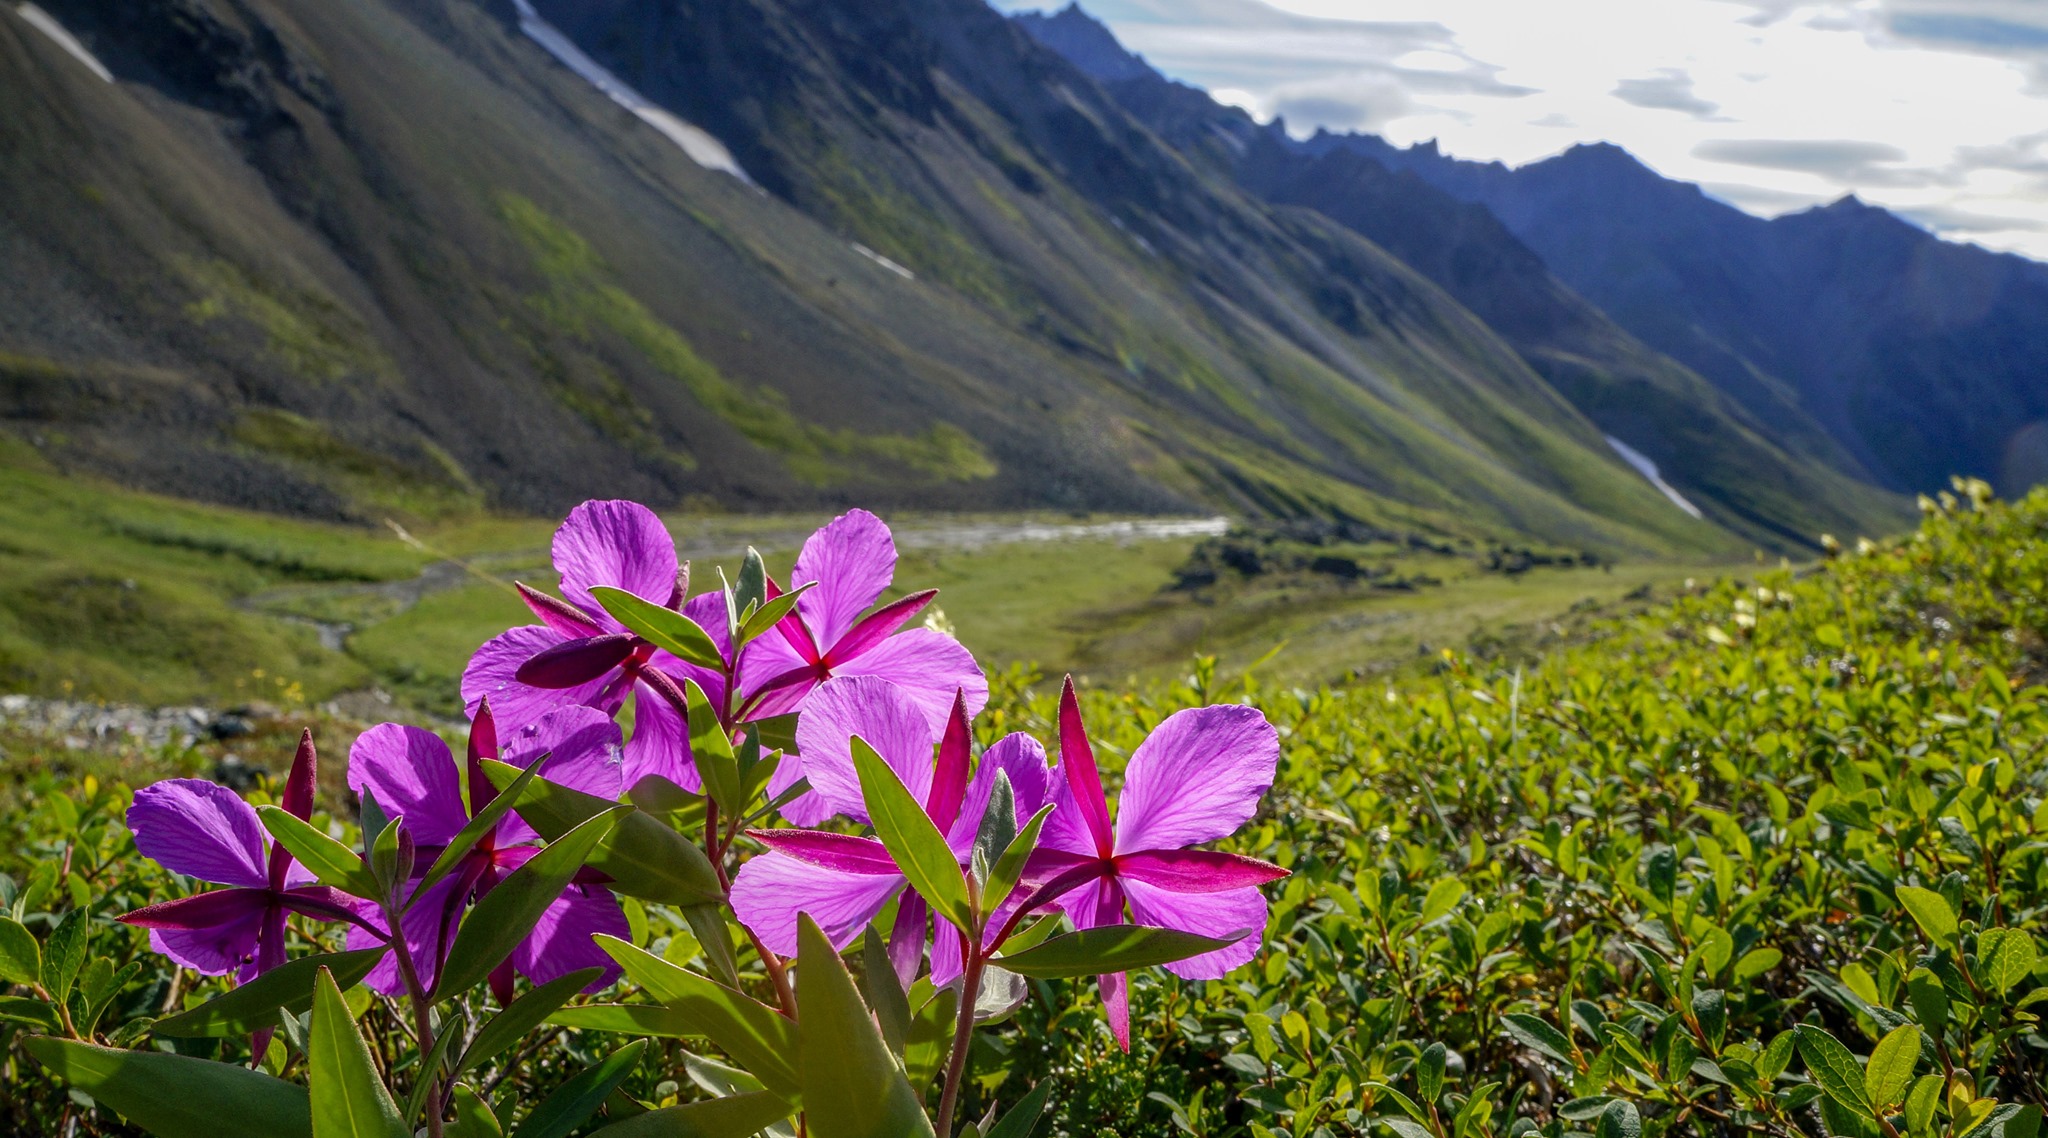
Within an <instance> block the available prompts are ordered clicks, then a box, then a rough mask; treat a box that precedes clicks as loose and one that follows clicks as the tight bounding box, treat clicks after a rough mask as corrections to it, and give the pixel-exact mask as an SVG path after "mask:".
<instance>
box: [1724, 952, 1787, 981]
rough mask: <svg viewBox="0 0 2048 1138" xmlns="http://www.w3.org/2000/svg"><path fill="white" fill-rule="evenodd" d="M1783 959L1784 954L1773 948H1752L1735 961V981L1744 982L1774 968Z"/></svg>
mask: <svg viewBox="0 0 2048 1138" xmlns="http://www.w3.org/2000/svg"><path fill="white" fill-rule="evenodd" d="M1784 959H1785V954H1784V953H1782V952H1780V951H1778V950H1777V949H1775V948H1752V949H1750V950H1749V951H1748V952H1745V953H1743V954H1742V959H1740V960H1737V961H1736V962H1735V982H1736V983H1738V984H1746V983H1748V982H1749V981H1751V980H1754V979H1756V978H1757V977H1759V976H1761V975H1763V974H1764V973H1766V972H1769V971H1770V970H1771V969H1773V968H1776V967H1777V966H1778V965H1779V964H1780V963H1782V962H1783V961H1784Z"/></svg>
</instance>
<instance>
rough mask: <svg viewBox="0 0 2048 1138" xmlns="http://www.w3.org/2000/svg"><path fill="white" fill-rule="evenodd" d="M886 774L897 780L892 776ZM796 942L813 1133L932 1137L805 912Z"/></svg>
mask: <svg viewBox="0 0 2048 1138" xmlns="http://www.w3.org/2000/svg"><path fill="white" fill-rule="evenodd" d="M871 753H872V752H871ZM876 761H877V762H879V761H880V760H879V758H877V759H876ZM889 777H890V778H891V779H893V778H895V775H894V773H893V772H892V773H891V774H890V776H889ZM862 781H863V782H865V781H866V780H865V779H863V780H862ZM897 785H898V786H899V788H900V786H901V785H902V784H901V783H898V784H897ZM905 796H906V797H908V794H907V792H906V795H905ZM868 801H869V802H870V804H872V803H873V801H874V799H873V798H872V797H870V798H869V800H868ZM871 808H872V807H871ZM919 814H920V816H922V814H923V811H919ZM927 824H929V820H927ZM957 871H958V867H957V866H956V867H955V872H957ZM797 942H798V945H799V951H798V953H797V971H796V984H797V1007H798V1008H799V1009H801V1011H800V1015H801V1018H800V1020H799V1023H798V1028H797V1069H798V1071H799V1072H801V1074H802V1078H803V1100H804V1117H805V1119H806V1121H807V1122H808V1123H809V1129H810V1133H811V1134H813V1135H815V1136H816V1138H913V1136H918V1135H930V1134H931V1133H932V1126H931V1122H930V1121H929V1120H928V1119H926V1118H925V1115H924V1108H923V1107H920V1106H919V1105H918V1102H917V1096H916V1095H915V1094H913V1093H911V1090H910V1084H909V1083H908V1082H905V1081H904V1077H903V1071H902V1070H901V1069H900V1068H898V1067H897V1066H896V1059H895V1057H894V1056H892V1055H890V1054H889V1047H888V1045H887V1044H885V1043H883V1042H882V1034H881V1032H880V1031H878V1030H876V1028H875V1021H874V1019H873V1018H872V1017H870V1016H869V1015H868V1009H867V1005H865V1004H863V1003H861V1002H860V994H859V993H858V992H857V991H855V990H854V986H853V977H852V976H851V975H849V974H848V973H847V971H846V965H845V963H844V962H842V961H841V960H840V959H839V954H838V953H836V952H834V951H832V945H831V944H830V943H829V942H827V941H826V940H825V934H824V933H821V932H819V931H818V925H817V922H815V921H813V920H811V918H810V915H809V914H808V913H807V914H804V915H803V916H801V917H800V918H798V928H797ZM962 1014H965V1013H964V1012H963V1013H962Z"/></svg>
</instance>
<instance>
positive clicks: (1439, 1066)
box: [1415, 1043, 1450, 1103]
mask: <svg viewBox="0 0 2048 1138" xmlns="http://www.w3.org/2000/svg"><path fill="white" fill-rule="evenodd" d="M1449 1062H1450V1049H1449V1048H1447V1047H1445V1046H1444V1045H1443V1044H1441V1043H1432V1044H1430V1045H1429V1046H1428V1047H1425V1048H1423V1049H1422V1054H1421V1055H1420V1056H1418V1057H1417V1058H1416V1060H1415V1092H1416V1093H1417V1094H1419V1095H1421V1096H1422V1101H1423V1102H1425V1103H1434V1102H1436V1100H1437V1096H1439V1095H1441V1094H1443V1092H1444V1068H1445V1066H1446V1065H1447V1064H1448V1063H1449Z"/></svg>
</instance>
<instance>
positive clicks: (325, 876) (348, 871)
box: [256, 806, 379, 901]
mask: <svg viewBox="0 0 2048 1138" xmlns="http://www.w3.org/2000/svg"><path fill="white" fill-rule="evenodd" d="M256 816H257V817H258V818H260V819H262V821H263V828H264V829H266V830H269V831H270V836H271V837H273V838H275V839H277V842H278V844H279V845H282V846H283V847H284V848H285V849H287V850H290V851H291V855H292V856H293V857H295V858H297V859H299V864H300V865H303V866H305V867H306V869H307V871H308V872H310V873H311V874H312V875H313V876H314V877H317V878H319V879H320V884H322V885H330V886H333V887H334V888H336V889H339V890H341V891H342V892H343V893H346V894H348V895H349V896H351V897H361V898H363V899H365V900H369V901H374V900H377V899H378V896H379V893H378V890H377V881H376V879H375V878H373V877H371V876H370V871H369V869H368V867H366V866H364V865H363V859H362V858H361V857H360V856H358V855H357V854H356V852H355V851H354V850H352V849H349V848H348V847H347V846H345V845H342V844H341V843H340V842H337V841H335V840H334V839H333V838H330V837H328V836H327V835H326V833H325V832H323V831H321V830H317V829H315V828H314V827H313V825H312V824H311V823H309V822H305V821H302V820H300V819H299V818H297V817H295V816H294V815H292V814H290V813H289V812H287V811H286V810H285V809H284V808H283V807H279V806H258V807H257V808H256Z"/></svg>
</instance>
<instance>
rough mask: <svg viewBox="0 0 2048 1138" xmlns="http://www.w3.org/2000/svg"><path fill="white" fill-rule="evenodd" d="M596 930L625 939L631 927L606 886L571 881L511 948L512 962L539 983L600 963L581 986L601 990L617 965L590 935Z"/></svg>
mask: <svg viewBox="0 0 2048 1138" xmlns="http://www.w3.org/2000/svg"><path fill="white" fill-rule="evenodd" d="M599 933H605V934H607V935H609V936H615V937H618V938H619V939H620V940H631V939H632V938H633V932H632V929H631V928H629V927H628V926H627V924H626V915H625V914H624V913H622V912H620V911H619V902H618V899H617V898H615V897H613V896H612V895H611V891H610V890H607V889H605V888H603V887H601V886H596V885H572V886H570V887H569V888H568V889H567V890H565V891H563V893H562V895H561V896H560V897H558V898H556V899H555V903H554V904H552V905H549V906H548V907H547V911H546V912H544V913H542V914H541V918H540V922H539V923H538V924H536V925H534V926H533V931H532V932H531V933H528V934H527V936H526V939H525V940H523V941H520V942H519V944H518V946H517V947H515V948H514V949H513V950H512V966H513V967H514V968H517V969H518V970H519V972H520V974H521V975H523V976H525V977H526V978H527V979H528V980H531V981H533V982H534V983H536V984H545V983H547V982H548V981H550V980H553V979H555V978H556V977H558V976H566V975H568V974H569V973H571V972H574V971H576V970H577V969H579V968H602V969H604V975H602V976H600V977H598V978H597V979H596V980H594V981H592V982H591V984H590V986H589V987H587V988H584V989H583V991H584V992H585V993H586V994H592V993H596V992H601V991H603V990H604V989H606V988H609V987H611V986H612V983H613V982H614V981H616V980H617V979H618V978H619V966H618V963H617V962H616V961H614V960H613V959H612V958H611V957H610V956H609V955H608V954H606V953H605V951H604V950H603V949H601V948H599V947H598V946H597V942H596V941H593V940H592V939H591V938H592V937H594V936H596V935H597V934H599Z"/></svg>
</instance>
